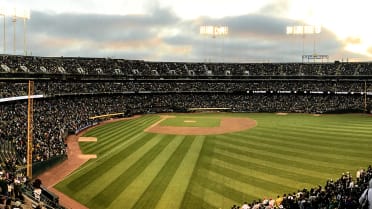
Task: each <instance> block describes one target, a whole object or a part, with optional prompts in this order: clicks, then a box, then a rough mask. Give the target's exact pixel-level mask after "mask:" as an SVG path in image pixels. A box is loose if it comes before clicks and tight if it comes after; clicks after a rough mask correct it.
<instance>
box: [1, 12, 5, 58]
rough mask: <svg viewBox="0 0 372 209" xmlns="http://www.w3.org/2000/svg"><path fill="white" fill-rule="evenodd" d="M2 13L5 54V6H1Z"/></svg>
mask: <svg viewBox="0 0 372 209" xmlns="http://www.w3.org/2000/svg"><path fill="white" fill-rule="evenodd" d="M0 15H1V16H3V47H4V48H3V53H4V54H5V51H6V39H5V34H6V33H5V15H6V12H5V8H0Z"/></svg>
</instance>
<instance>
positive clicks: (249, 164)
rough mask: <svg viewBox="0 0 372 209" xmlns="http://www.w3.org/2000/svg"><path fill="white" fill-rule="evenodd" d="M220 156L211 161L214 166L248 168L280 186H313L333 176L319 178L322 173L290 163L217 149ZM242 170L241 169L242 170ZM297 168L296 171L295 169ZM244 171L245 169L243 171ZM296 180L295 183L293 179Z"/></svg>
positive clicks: (325, 175)
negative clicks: (267, 176)
mask: <svg viewBox="0 0 372 209" xmlns="http://www.w3.org/2000/svg"><path fill="white" fill-rule="evenodd" d="M216 151H217V152H218V154H216V155H215V156H214V159H212V160H211V161H212V162H213V164H215V165H218V163H223V165H225V166H227V167H230V166H239V167H242V168H248V169H249V170H254V171H255V172H256V173H258V174H260V173H261V174H260V175H257V176H259V178H261V177H264V176H266V175H269V176H271V177H270V178H268V179H274V182H277V183H278V184H282V185H283V186H286V185H295V184H296V183H301V184H304V183H306V184H313V183H314V181H315V182H318V181H322V180H324V178H323V177H326V178H328V177H330V176H331V174H323V175H324V176H318V175H317V174H318V173H321V172H319V171H317V170H313V169H312V171H314V172H308V169H303V168H302V169H301V168H297V166H293V165H291V164H289V163H283V162H282V163H277V162H272V161H271V160H268V159H262V158H253V157H250V156H249V155H242V154H237V153H234V152H229V151H225V150H222V149H216ZM242 168H239V169H240V170H241V169H242ZM294 168H296V169H294ZM243 170H244V169H243ZM294 178H296V180H295V181H294V180H293V179H294ZM265 179H266V178H265ZM309 179H314V181H309Z"/></svg>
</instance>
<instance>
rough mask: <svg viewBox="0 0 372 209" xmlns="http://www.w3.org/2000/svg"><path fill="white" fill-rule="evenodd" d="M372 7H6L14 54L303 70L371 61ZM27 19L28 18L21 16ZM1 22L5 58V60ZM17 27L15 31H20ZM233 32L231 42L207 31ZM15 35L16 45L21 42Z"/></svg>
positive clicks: (172, 0)
mask: <svg viewBox="0 0 372 209" xmlns="http://www.w3.org/2000/svg"><path fill="white" fill-rule="evenodd" d="M371 6H372V2H371V1H370V0H353V1H349V0H341V1H330V0H329V1H327V0H322V1H321V0H312V1H308V0H260V1H257V0H135V1H133V0H132V1H129V0H105V1H102V0H78V1H76V0H63V1H62V0H53V1H45V0H32V1H29V0H2V1H0V14H1V13H6V14H8V15H7V16H6V17H5V39H6V51H5V53H7V54H12V53H13V51H14V43H15V50H16V53H17V54H24V41H23V40H24V39H23V37H24V25H23V20H22V19H21V18H18V19H17V22H16V23H15V24H14V23H13V22H12V17H11V16H10V15H11V14H13V13H14V10H15V9H14V8H16V11H17V13H22V11H25V10H28V9H29V10H30V11H31V18H30V19H29V20H27V23H26V30H25V31H26V47H25V48H26V51H27V54H29V55H30V54H32V55H35V56H65V57H68V56H79V57H112V58H124V59H140V60H148V61H190V62H200V61H210V62H296V61H301V55H302V54H306V55H310V54H313V53H315V54H318V55H329V61H334V60H346V59H347V60H349V61H353V60H362V61H366V60H371V59H372V27H370V26H369V25H370V23H369V21H370V20H371V19H372V12H370V11H369V10H370V9H371ZM20 11H21V12H20ZM3 20H4V19H3V17H2V16H0V37H1V39H0V53H4V49H3V48H4V43H3V40H4V35H3V28H4V24H3ZM14 25H15V26H16V27H15V28H14ZM203 25H212V26H227V27H228V29H229V33H228V35H226V36H216V37H212V36H211V35H210V36H209V35H201V34H200V33H199V28H200V26H203ZM297 25H320V26H321V28H322V31H321V33H320V34H311V35H305V36H302V35H287V34H286V27H287V26H297ZM14 29H15V31H16V33H15V34H16V36H15V37H16V41H15V42H14Z"/></svg>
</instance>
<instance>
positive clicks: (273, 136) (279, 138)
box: [232, 131, 371, 159]
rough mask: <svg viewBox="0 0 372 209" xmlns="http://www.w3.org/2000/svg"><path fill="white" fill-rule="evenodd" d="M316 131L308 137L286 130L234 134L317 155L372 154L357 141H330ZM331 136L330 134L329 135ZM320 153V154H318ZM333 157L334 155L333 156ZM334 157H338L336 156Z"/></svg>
mask: <svg viewBox="0 0 372 209" xmlns="http://www.w3.org/2000/svg"><path fill="white" fill-rule="evenodd" d="M314 135H316V133H313V134H312V136H311V135H309V137H306V135H302V136H301V135H298V133H296V132H289V131H288V132H285V135H282V134H280V133H278V132H272V133H265V134H260V136H256V135H254V134H251V135H249V136H247V135H246V134H242V133H234V134H232V136H234V137H237V136H239V139H245V141H255V142H259V143H261V144H266V145H268V146H270V145H273V144H275V145H278V144H280V146H284V147H288V148H290V147H292V148H293V149H295V150H299V151H300V150H302V151H303V152H304V153H305V152H306V153H314V152H317V153H316V154H317V155H322V154H325V153H328V154H335V155H342V156H344V155H348V156H350V159H353V158H357V159H360V158H365V155H366V154H370V153H371V152H370V151H369V150H363V149H362V147H365V146H363V145H362V144H360V143H355V142H350V141H349V142H337V141H329V140H327V139H326V137H324V136H319V137H314ZM327 137H330V136H327ZM333 137H334V138H341V136H333ZM318 153H319V154H318ZM331 157H332V156H331ZM333 158H337V156H334V157H333Z"/></svg>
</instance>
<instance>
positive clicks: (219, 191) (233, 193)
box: [193, 170, 245, 207]
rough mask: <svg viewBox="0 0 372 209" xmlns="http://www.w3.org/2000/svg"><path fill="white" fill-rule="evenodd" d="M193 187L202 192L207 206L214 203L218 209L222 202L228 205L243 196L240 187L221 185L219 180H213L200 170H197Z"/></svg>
mask: <svg viewBox="0 0 372 209" xmlns="http://www.w3.org/2000/svg"><path fill="white" fill-rule="evenodd" d="M193 186H194V187H197V188H199V189H203V190H204V196H203V200H204V201H205V202H207V203H209V204H211V203H212V202H215V204H216V203H217V206H219V207H221V206H223V205H224V204H223V202H224V201H228V202H229V203H233V202H237V201H240V200H241V198H242V197H243V196H244V195H245V194H244V192H243V191H242V190H241V188H240V187H239V188H231V187H227V186H225V185H223V184H221V182H220V179H213V178H212V177H211V176H209V175H206V173H204V172H202V171H201V170H198V181H196V182H195V185H193ZM193 189H195V188H193ZM230 206H231V205H230Z"/></svg>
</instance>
